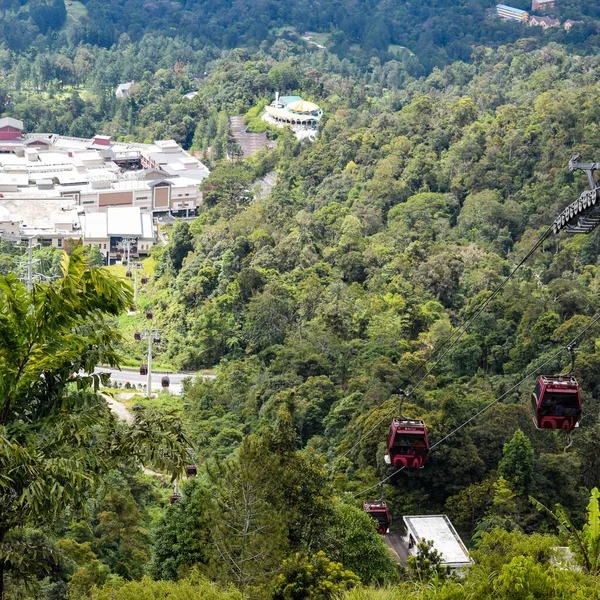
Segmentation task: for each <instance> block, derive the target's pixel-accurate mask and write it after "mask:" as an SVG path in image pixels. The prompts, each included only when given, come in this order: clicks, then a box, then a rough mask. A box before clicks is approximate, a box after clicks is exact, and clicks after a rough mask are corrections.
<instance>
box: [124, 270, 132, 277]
mask: <svg viewBox="0 0 600 600" xmlns="http://www.w3.org/2000/svg"><path fill="white" fill-rule="evenodd" d="M125 277H131V269H127V271H125Z"/></svg>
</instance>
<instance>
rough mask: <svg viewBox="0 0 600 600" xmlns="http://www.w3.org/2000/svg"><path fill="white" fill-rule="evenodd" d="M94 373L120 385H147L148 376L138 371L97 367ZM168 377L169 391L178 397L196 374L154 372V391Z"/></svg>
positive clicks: (214, 376)
mask: <svg viewBox="0 0 600 600" xmlns="http://www.w3.org/2000/svg"><path fill="white" fill-rule="evenodd" d="M94 373H108V374H109V375H110V379H111V381H118V382H119V383H120V384H124V383H127V382H129V383H131V384H132V385H135V386H136V387H137V385H138V383H141V384H145V383H146V380H147V377H146V375H140V372H139V371H138V370H136V369H121V370H119V369H111V368H110V367H96V369H95V370H94ZM165 375H167V376H168V377H169V391H170V392H171V394H175V395H176V396H178V395H179V394H181V390H182V387H183V386H182V383H183V380H184V379H186V378H192V377H194V376H195V375H196V373H164V372H160V371H154V370H153V371H152V390H153V391H160V390H162V389H163V388H162V385H161V379H162V378H163V377H164V376H165ZM202 377H203V378H204V379H215V378H216V375H202Z"/></svg>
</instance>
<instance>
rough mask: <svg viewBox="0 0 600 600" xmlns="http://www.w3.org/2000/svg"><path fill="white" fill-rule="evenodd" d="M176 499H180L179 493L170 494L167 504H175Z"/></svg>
mask: <svg viewBox="0 0 600 600" xmlns="http://www.w3.org/2000/svg"><path fill="white" fill-rule="evenodd" d="M177 500H181V494H177V493H175V494H171V497H170V498H169V504H175V502H177Z"/></svg>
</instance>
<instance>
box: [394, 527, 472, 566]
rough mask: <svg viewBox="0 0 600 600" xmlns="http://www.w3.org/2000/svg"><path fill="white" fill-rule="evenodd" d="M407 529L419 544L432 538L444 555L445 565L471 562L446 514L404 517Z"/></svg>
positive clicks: (463, 564) (465, 548)
mask: <svg viewBox="0 0 600 600" xmlns="http://www.w3.org/2000/svg"><path fill="white" fill-rule="evenodd" d="M403 519H404V523H405V525H406V531H407V533H408V534H411V535H412V537H413V539H414V540H415V542H416V543H417V544H418V543H419V542H421V541H422V540H430V541H432V542H433V547H434V548H435V549H436V550H437V551H438V552H439V553H440V554H441V555H442V559H443V563H442V564H444V565H448V566H450V567H460V566H465V565H468V564H470V563H471V557H470V556H469V551H468V550H467V547H466V546H465V545H464V543H463V541H462V540H461V539H460V536H459V535H458V533H457V532H456V530H455V529H454V526H453V525H452V523H451V522H450V519H449V518H448V517H447V516H446V515H417V516H406V517H403Z"/></svg>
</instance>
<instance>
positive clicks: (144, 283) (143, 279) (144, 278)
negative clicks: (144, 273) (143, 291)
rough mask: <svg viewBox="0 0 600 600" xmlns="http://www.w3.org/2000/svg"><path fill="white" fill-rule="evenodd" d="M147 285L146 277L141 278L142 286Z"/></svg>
mask: <svg viewBox="0 0 600 600" xmlns="http://www.w3.org/2000/svg"><path fill="white" fill-rule="evenodd" d="M147 283H148V278H147V277H142V284H143V285H146V284H147Z"/></svg>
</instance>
